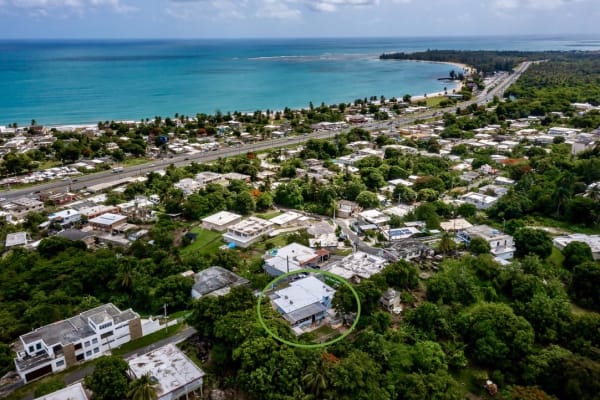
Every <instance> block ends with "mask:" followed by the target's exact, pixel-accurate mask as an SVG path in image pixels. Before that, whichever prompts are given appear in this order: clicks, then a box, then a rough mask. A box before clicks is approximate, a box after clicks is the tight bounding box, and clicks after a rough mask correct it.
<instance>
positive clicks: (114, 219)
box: [88, 213, 127, 232]
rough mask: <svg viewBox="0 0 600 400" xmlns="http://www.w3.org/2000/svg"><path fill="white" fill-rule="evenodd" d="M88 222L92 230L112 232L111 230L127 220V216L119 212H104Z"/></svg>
mask: <svg viewBox="0 0 600 400" xmlns="http://www.w3.org/2000/svg"><path fill="white" fill-rule="evenodd" d="M88 222H89V224H90V225H91V226H92V228H93V229H94V230H97V231H104V232H112V231H113V230H115V229H117V228H118V227H119V226H120V225H123V224H125V223H126V222H127V216H126V215H121V214H113V213H106V214H102V215H99V216H97V217H96V218H92V219H90V220H89V221H88Z"/></svg>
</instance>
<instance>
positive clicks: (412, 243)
mask: <svg viewBox="0 0 600 400" xmlns="http://www.w3.org/2000/svg"><path fill="white" fill-rule="evenodd" d="M433 254H434V251H433V249H432V248H431V247H429V246H428V245H426V244H425V243H423V242H421V241H419V240H415V239H407V240H400V241H397V242H394V243H390V244H389V245H388V246H387V247H385V248H382V249H381V250H380V252H379V255H380V256H381V257H383V258H384V259H385V260H387V261H389V262H397V261H400V260H405V261H410V260H414V259H415V258H419V257H424V256H429V255H433Z"/></svg>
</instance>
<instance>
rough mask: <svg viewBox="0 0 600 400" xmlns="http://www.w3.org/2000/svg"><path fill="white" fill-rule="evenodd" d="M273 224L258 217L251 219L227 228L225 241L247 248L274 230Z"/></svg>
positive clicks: (224, 236)
mask: <svg viewBox="0 0 600 400" xmlns="http://www.w3.org/2000/svg"><path fill="white" fill-rule="evenodd" d="M273 226H274V225H273V223H272V222H270V221H267V220H265V219H262V218H258V217H250V218H248V219H246V220H243V221H240V222H238V223H237V224H235V225H231V226H229V227H228V228H227V233H225V234H223V240H225V241H226V242H227V243H233V244H234V245H235V246H238V247H242V248H244V249H245V248H247V247H250V246H251V245H253V244H254V243H256V242H258V241H259V240H260V239H261V238H262V237H263V236H264V235H268V234H269V232H271V231H272V230H273Z"/></svg>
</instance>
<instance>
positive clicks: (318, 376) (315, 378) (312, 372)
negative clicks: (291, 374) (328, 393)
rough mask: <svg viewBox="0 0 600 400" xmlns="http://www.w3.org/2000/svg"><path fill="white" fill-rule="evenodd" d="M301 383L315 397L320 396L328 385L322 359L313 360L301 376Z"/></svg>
mask: <svg viewBox="0 0 600 400" xmlns="http://www.w3.org/2000/svg"><path fill="white" fill-rule="evenodd" d="M302 383H304V384H305V385H306V388H307V391H308V392H309V393H310V394H312V395H314V397H315V398H316V399H320V398H322V396H321V395H322V393H323V392H324V391H325V389H327V387H328V386H329V382H328V376H327V373H326V371H325V363H323V361H321V362H313V363H312V364H311V365H310V366H309V367H308V369H307V370H306V373H305V374H304V375H303V376H302Z"/></svg>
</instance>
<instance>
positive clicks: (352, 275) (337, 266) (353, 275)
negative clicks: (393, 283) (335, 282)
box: [327, 251, 387, 281]
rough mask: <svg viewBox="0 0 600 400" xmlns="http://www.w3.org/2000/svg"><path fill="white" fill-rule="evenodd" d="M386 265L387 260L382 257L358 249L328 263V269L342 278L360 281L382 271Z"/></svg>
mask: <svg viewBox="0 0 600 400" xmlns="http://www.w3.org/2000/svg"><path fill="white" fill-rule="evenodd" d="M386 265H387V260H385V259H384V258H382V257H379V256H375V255H371V254H367V253H363V252H362V251H357V252H355V253H353V254H350V255H348V256H346V257H344V258H343V259H341V260H340V261H337V262H335V263H333V264H331V265H328V266H327V270H328V271H329V272H331V273H333V274H336V275H338V276H341V277H342V278H345V279H348V280H355V281H359V280H360V279H368V278H370V277H371V276H373V275H375V274H377V273H379V272H381V271H382V270H383V268H384V267H385V266H386Z"/></svg>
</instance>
